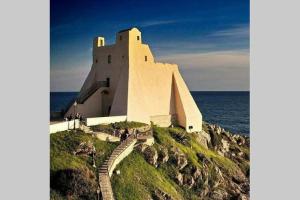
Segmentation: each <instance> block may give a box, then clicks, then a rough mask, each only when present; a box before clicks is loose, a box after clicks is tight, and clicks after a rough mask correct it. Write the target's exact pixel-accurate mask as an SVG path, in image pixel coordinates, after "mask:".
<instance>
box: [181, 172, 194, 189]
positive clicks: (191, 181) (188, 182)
mask: <svg viewBox="0 0 300 200" xmlns="http://www.w3.org/2000/svg"><path fill="white" fill-rule="evenodd" d="M183 184H184V185H186V186H188V188H189V189H191V188H192V187H193V186H194V184H195V180H194V178H193V177H192V176H191V175H188V174H185V175H184V176H183Z"/></svg>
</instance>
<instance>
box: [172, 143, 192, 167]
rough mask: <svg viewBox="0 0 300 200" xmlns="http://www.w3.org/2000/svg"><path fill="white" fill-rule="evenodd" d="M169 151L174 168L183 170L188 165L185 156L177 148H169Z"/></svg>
mask: <svg viewBox="0 0 300 200" xmlns="http://www.w3.org/2000/svg"><path fill="white" fill-rule="evenodd" d="M170 151H171V152H170V153H171V157H172V160H173V161H174V162H175V163H176V167H177V168H178V169H179V170H181V169H183V168H184V167H185V166H186V165H187V164H188V161H187V158H186V156H185V154H184V153H183V152H182V151H181V150H180V149H178V148H171V150H170Z"/></svg>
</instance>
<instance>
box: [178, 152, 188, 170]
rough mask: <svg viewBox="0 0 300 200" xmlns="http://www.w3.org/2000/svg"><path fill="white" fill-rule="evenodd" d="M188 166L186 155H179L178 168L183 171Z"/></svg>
mask: <svg viewBox="0 0 300 200" xmlns="http://www.w3.org/2000/svg"><path fill="white" fill-rule="evenodd" d="M187 164H188V161H187V159H186V157H185V155H182V154H181V155H179V156H178V157H177V166H178V168H179V169H183V168H184V167H185V166H186V165H187Z"/></svg>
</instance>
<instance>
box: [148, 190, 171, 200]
mask: <svg viewBox="0 0 300 200" xmlns="http://www.w3.org/2000/svg"><path fill="white" fill-rule="evenodd" d="M152 198H153V200H173V198H172V197H171V196H170V195H169V194H167V193H165V192H163V191H161V190H159V189H156V190H155V191H154V193H153V195H152Z"/></svg>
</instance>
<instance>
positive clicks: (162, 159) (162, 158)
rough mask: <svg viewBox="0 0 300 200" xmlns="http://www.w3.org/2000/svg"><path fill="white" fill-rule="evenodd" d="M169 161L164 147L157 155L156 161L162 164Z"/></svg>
mask: <svg viewBox="0 0 300 200" xmlns="http://www.w3.org/2000/svg"><path fill="white" fill-rule="evenodd" d="M168 160H169V153H168V149H167V148H164V147H161V148H160V151H159V153H158V161H159V162H160V163H161V164H163V163H166V162H168Z"/></svg>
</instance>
